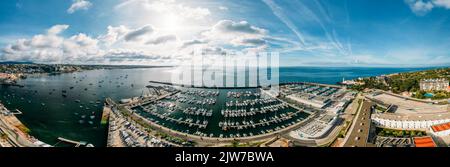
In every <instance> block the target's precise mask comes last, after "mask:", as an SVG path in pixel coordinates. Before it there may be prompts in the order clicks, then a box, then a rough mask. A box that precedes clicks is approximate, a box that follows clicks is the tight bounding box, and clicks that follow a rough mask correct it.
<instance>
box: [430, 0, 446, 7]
mask: <svg viewBox="0 0 450 167" xmlns="http://www.w3.org/2000/svg"><path fill="white" fill-rule="evenodd" d="M433 4H434V5H436V6H439V7H444V8H446V9H450V0H433Z"/></svg>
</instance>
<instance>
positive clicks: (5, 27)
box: [0, 0, 450, 67]
mask: <svg viewBox="0 0 450 167" xmlns="http://www.w3.org/2000/svg"><path fill="white" fill-rule="evenodd" d="M449 16H450V0H339V1H336V0H247V1H245V0H244V1H243V0H108V1H105V0H2V1H0V61H27V62H35V63H49V64H53V63H57V64H60V63H63V64H135V65H179V64H182V62H184V61H186V60H189V59H190V58H191V57H192V56H193V55H194V54H195V53H198V52H201V53H203V54H204V55H207V56H209V57H210V58H209V60H210V61H214V60H216V59H217V58H218V57H220V56H223V54H225V53H227V54H231V55H239V54H237V53H253V52H257V53H260V52H276V53H279V55H280V65H281V66H344V67H347V66H350V67H354V66H362V67H372V66H375V67H378V66H381V67H412V66H449V65H450V49H449V48H450V19H449Z"/></svg>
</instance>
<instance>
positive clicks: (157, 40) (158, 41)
mask: <svg viewBox="0 0 450 167" xmlns="http://www.w3.org/2000/svg"><path fill="white" fill-rule="evenodd" d="M176 40H177V36H175V35H162V36H159V37H156V38H155V39H151V40H149V41H148V42H146V44H153V45H158V44H163V43H167V42H171V41H176Z"/></svg>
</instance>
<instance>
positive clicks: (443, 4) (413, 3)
mask: <svg viewBox="0 0 450 167" xmlns="http://www.w3.org/2000/svg"><path fill="white" fill-rule="evenodd" d="M405 2H406V3H407V4H408V5H409V7H410V8H411V10H412V11H413V12H414V13H415V14H416V15H419V16H423V15H426V14H427V13H428V12H430V11H432V10H433V8H445V9H450V0H405Z"/></svg>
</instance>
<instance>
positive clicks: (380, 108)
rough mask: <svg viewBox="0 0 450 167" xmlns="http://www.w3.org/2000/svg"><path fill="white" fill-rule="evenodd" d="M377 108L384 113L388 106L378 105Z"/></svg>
mask: <svg viewBox="0 0 450 167" xmlns="http://www.w3.org/2000/svg"><path fill="white" fill-rule="evenodd" d="M375 110H378V111H380V112H381V113H384V112H386V110H387V108H384V107H381V106H380V105H376V106H375Z"/></svg>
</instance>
